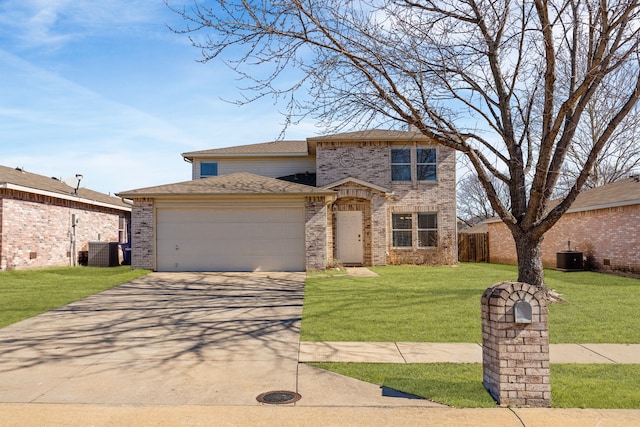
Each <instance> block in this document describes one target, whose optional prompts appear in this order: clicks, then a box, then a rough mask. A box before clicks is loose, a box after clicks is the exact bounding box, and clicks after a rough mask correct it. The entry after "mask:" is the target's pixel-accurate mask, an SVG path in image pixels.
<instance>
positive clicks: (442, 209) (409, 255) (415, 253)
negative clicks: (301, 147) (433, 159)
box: [316, 141, 457, 265]
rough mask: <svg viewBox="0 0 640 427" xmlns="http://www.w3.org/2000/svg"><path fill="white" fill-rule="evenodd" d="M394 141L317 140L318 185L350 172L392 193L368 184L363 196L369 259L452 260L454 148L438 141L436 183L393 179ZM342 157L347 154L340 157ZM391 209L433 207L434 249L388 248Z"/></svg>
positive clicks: (385, 261)
mask: <svg viewBox="0 0 640 427" xmlns="http://www.w3.org/2000/svg"><path fill="white" fill-rule="evenodd" d="M393 145H394V144H393V143H391V142H377V141H376V142H369V141H362V142H358V143H354V142H348V143H347V142H319V143H318V145H317V159H316V165H317V174H318V175H317V184H318V186H324V185H327V184H330V183H333V182H336V181H339V180H340V179H344V178H347V177H352V178H356V179H359V180H362V181H366V182H368V183H371V184H375V185H377V186H380V187H383V188H387V189H389V190H391V191H392V192H393V195H392V196H391V197H389V198H385V196H384V195H382V194H378V193H379V192H378V191H376V190H373V191H371V194H372V196H371V197H370V199H368V200H366V203H369V204H370V206H371V225H370V227H371V235H370V237H369V241H370V243H369V245H370V249H369V248H368V247H365V259H366V260H367V262H370V263H371V264H372V265H385V264H390V263H392V264H393V263H414V264H416V263H417V264H454V263H456V262H457V236H456V193H455V191H456V190H455V181H456V155H455V151H454V150H451V149H449V148H446V147H442V146H438V153H437V158H438V181H437V182H436V183H416V184H411V183H392V181H391V159H390V149H391V147H392V146H393ZM345 157H348V158H349V159H350V160H349V161H348V162H345V161H344V160H343V159H344V158H345ZM363 202H364V200H363ZM392 212H412V213H413V212H437V213H438V234H439V239H440V243H439V247H438V249H409V250H404V249H403V250H397V249H393V248H392V239H391V213H392ZM334 245H335V244H334ZM367 251H368V252H367ZM369 252H370V254H369Z"/></svg>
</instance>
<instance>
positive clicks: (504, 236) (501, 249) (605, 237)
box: [489, 205, 640, 273]
mask: <svg viewBox="0 0 640 427" xmlns="http://www.w3.org/2000/svg"><path fill="white" fill-rule="evenodd" d="M638 224H640V205H631V206H623V207H615V208H607V209H598V210H593V211H585V212H574V213H568V214H565V215H564V216H563V217H562V218H561V219H560V221H558V223H557V224H556V225H554V226H553V228H551V230H549V231H548V232H547V233H546V235H545V239H544V241H543V243H542V261H543V264H544V265H545V267H550V268H553V267H556V253H557V252H560V251H564V250H566V249H567V241H569V240H570V241H571V249H572V250H577V251H580V252H583V253H584V254H585V256H587V258H588V260H589V264H590V266H591V267H592V268H596V269H604V270H606V269H613V270H619V271H630V272H635V273H640V227H639V226H638ZM489 256H490V262H493V263H503V264H517V258H516V256H515V243H514V241H513V237H512V236H511V233H510V232H509V230H508V228H507V227H506V226H505V225H504V224H503V223H501V222H500V223H491V224H489ZM605 260H607V261H608V263H609V264H610V265H609V266H607V265H605V262H607V261H605Z"/></svg>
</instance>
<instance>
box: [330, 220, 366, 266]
mask: <svg viewBox="0 0 640 427" xmlns="http://www.w3.org/2000/svg"><path fill="white" fill-rule="evenodd" d="M336 234H337V239H336V252H337V253H336V257H337V258H338V260H339V261H340V262H342V263H343V264H362V263H363V259H364V249H363V248H364V244H363V242H362V212H360V211H338V212H336Z"/></svg>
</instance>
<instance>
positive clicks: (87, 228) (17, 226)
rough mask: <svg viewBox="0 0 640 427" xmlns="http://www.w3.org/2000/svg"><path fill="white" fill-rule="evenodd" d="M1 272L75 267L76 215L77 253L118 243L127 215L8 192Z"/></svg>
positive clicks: (0, 216) (1, 214)
mask: <svg viewBox="0 0 640 427" xmlns="http://www.w3.org/2000/svg"><path fill="white" fill-rule="evenodd" d="M0 207H1V209H0V222H1V226H0V233H1V237H0V243H1V253H0V269H2V270H6V269H14V268H15V269H28V268H38V267H53V266H67V265H72V264H73V262H72V261H73V260H72V259H71V258H70V256H71V235H72V227H71V218H72V215H73V214H75V215H76V218H77V219H78V224H77V225H76V250H77V251H81V250H87V249H88V244H89V242H94V241H103V242H117V241H118V238H119V236H118V231H119V218H120V215H122V214H124V212H121V211H118V210H115V209H109V208H101V207H96V206H91V205H87V204H83V203H78V202H74V201H71V200H61V199H56V198H53V197H48V196H40V195H35V194H29V193H22V192H15V191H7V192H5V193H4V194H1V195H0Z"/></svg>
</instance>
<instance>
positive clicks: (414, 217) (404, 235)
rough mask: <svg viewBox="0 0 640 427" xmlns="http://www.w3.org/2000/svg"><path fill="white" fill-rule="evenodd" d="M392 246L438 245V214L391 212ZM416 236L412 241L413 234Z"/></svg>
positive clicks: (427, 246)
mask: <svg viewBox="0 0 640 427" xmlns="http://www.w3.org/2000/svg"><path fill="white" fill-rule="evenodd" d="M391 233H392V245H393V247H394V248H409V249H411V248H414V247H415V248H435V247H437V246H438V214H437V213H434V212H417V213H394V214H391ZM414 234H415V235H416V236H417V239H416V241H415V242H414V239H413V236H414Z"/></svg>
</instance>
